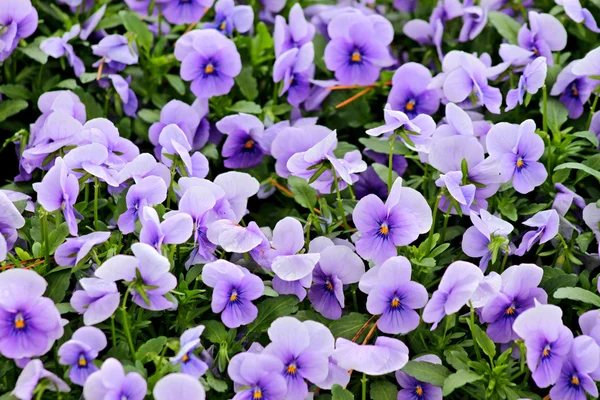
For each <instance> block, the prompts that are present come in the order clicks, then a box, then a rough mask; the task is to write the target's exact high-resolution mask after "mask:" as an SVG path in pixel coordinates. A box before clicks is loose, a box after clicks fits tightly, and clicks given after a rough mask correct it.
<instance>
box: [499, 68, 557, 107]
mask: <svg viewBox="0 0 600 400" xmlns="http://www.w3.org/2000/svg"><path fill="white" fill-rule="evenodd" d="M547 72H548V64H546V58H545V57H538V58H536V59H535V60H533V61H532V62H530V63H529V64H527V66H526V67H525V70H524V71H523V74H522V75H521V77H520V78H519V85H518V87H517V88H516V89H510V90H509V91H508V94H507V95H506V108H505V109H504V111H510V110H512V109H513V108H515V107H516V106H517V104H521V105H522V104H523V103H524V102H525V93H527V94H530V95H533V94H536V93H537V92H538V90H540V89H541V87H542V86H544V82H545V81H546V73H547Z"/></svg>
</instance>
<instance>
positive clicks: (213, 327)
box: [202, 321, 227, 344]
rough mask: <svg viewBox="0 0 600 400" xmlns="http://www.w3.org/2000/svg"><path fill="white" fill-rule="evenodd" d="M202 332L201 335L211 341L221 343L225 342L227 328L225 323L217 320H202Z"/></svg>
mask: <svg viewBox="0 0 600 400" xmlns="http://www.w3.org/2000/svg"><path fill="white" fill-rule="evenodd" d="M202 324H203V325H204V332H202V337H203V338H206V340H208V341H209V342H211V343H214V344H221V343H226V342H227V330H226V329H225V325H223V324H222V323H221V322H219V321H204V322H202Z"/></svg>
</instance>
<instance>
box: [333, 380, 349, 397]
mask: <svg viewBox="0 0 600 400" xmlns="http://www.w3.org/2000/svg"><path fill="white" fill-rule="evenodd" d="M331 400H354V395H353V394H352V392H350V391H348V390H346V389H344V388H343V387H341V386H340V385H338V384H337V383H336V384H335V385H333V387H332V388H331Z"/></svg>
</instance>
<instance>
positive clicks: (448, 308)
mask: <svg viewBox="0 0 600 400" xmlns="http://www.w3.org/2000/svg"><path fill="white" fill-rule="evenodd" d="M482 279H483V272H481V269H479V268H478V267H477V266H476V265H475V264H471V263H470V262H466V261H455V262H453V263H452V264H450V265H449V266H448V268H446V271H444V276H442V280H441V281H440V285H439V286H438V289H437V290H436V291H435V292H433V295H432V296H431V299H430V300H429V302H428V303H427V305H426V306H425V309H424V310H423V321H425V322H427V323H430V324H433V326H432V327H431V330H434V329H435V328H437V326H438V324H439V323H440V321H441V320H442V319H443V318H444V316H446V315H451V314H454V313H457V312H458V311H459V310H460V309H461V308H462V307H463V306H464V305H465V304H467V302H469V300H471V297H472V296H473V294H474V293H475V290H476V289H477V287H478V286H479V283H480V282H481V281H482Z"/></svg>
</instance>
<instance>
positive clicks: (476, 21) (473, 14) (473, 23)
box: [458, 0, 489, 42]
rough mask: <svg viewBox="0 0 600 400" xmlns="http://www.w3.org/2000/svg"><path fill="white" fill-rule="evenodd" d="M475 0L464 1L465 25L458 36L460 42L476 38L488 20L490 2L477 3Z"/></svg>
mask: <svg viewBox="0 0 600 400" xmlns="http://www.w3.org/2000/svg"><path fill="white" fill-rule="evenodd" d="M474 3H475V2H474V1H473V0H464V1H463V15H462V19H463V26H462V29H461V30H460V34H459V36H458V41H459V42H468V41H470V40H473V39H475V38H476V37H477V36H479V34H480V33H481V31H483V28H485V26H486V25H487V22H488V11H489V2H481V6H479V5H475V4H474Z"/></svg>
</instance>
